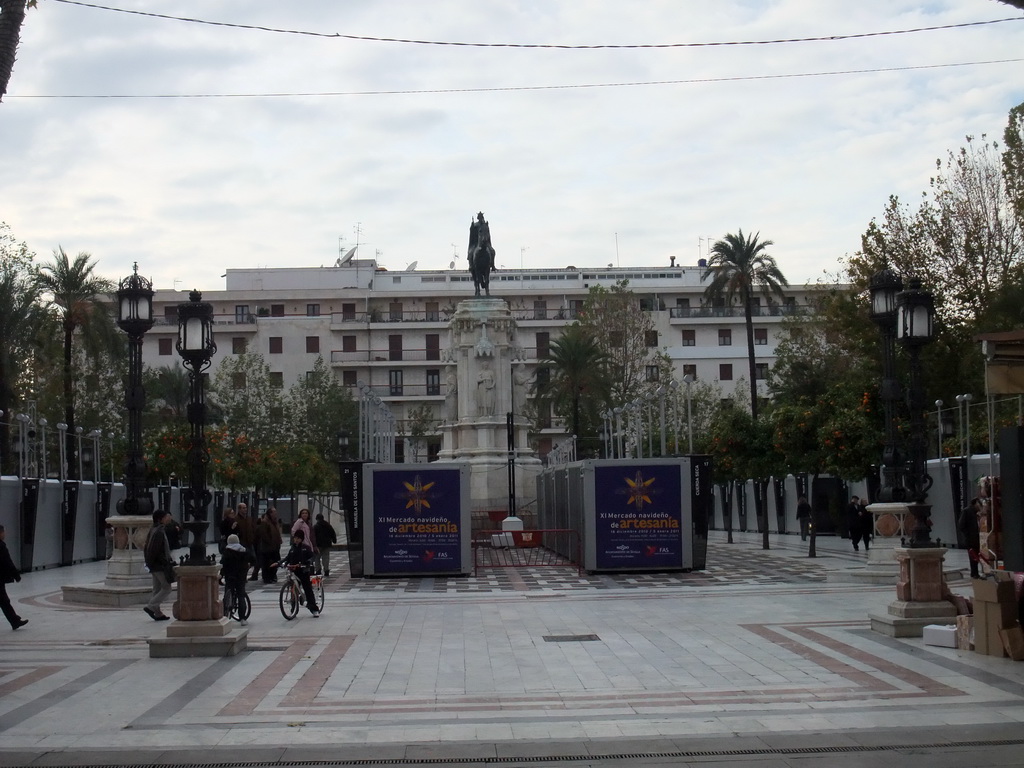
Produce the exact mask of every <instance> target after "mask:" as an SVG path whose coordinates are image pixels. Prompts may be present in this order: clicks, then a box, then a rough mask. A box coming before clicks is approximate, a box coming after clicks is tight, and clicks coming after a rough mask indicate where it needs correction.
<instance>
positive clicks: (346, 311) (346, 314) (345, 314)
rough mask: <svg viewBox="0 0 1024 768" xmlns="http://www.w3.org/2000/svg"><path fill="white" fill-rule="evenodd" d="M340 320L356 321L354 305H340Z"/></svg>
mask: <svg viewBox="0 0 1024 768" xmlns="http://www.w3.org/2000/svg"><path fill="white" fill-rule="evenodd" d="M341 319H342V320H355V319H356V305H355V304H354V303H352V304H342V305H341Z"/></svg>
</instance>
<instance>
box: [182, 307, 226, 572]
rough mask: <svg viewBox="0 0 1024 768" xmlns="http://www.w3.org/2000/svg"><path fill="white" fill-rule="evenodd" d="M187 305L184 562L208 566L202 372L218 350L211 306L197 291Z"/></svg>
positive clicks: (184, 336) (184, 331) (207, 459)
mask: <svg viewBox="0 0 1024 768" xmlns="http://www.w3.org/2000/svg"><path fill="white" fill-rule="evenodd" d="M188 298H189V301H188V303H186V304H179V305H178V343H177V350H178V354H179V355H181V359H182V363H183V364H184V366H185V369H186V370H187V371H188V379H189V404H188V421H189V424H191V425H192V439H191V442H190V444H189V449H188V466H189V487H188V488H187V489H186V490H185V514H186V515H187V516H188V518H189V519H188V520H187V521H186V522H185V523H184V525H185V527H186V528H187V529H188V530H189V532H190V533H191V534H192V544H191V546H190V547H189V557H188V561H187V563H186V565H196V566H198V565H208V564H209V561H208V560H207V557H206V527H207V526H208V525H209V523H208V521H207V508H208V507H209V504H210V499H211V494H210V491H209V489H207V487H206V465H207V464H209V462H210V452H209V451H208V450H207V448H206V435H205V427H206V394H205V386H204V385H205V382H204V377H203V372H204V371H205V370H206V369H207V368H209V367H210V358H211V357H213V355H214V353H215V352H216V351H217V345H216V344H215V343H214V341H213V307H212V306H211V305H210V304H208V303H206V302H204V301H203V300H202V299H203V295H202V293H200V292H199V291H192V292H191V293H189V295H188Z"/></svg>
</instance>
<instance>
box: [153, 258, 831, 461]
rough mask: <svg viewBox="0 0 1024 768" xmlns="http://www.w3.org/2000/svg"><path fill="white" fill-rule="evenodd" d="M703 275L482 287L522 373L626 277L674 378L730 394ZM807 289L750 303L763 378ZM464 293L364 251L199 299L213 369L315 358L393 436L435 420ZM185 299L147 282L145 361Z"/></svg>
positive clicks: (276, 373) (634, 271)
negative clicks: (500, 316)
mask: <svg viewBox="0 0 1024 768" xmlns="http://www.w3.org/2000/svg"><path fill="white" fill-rule="evenodd" d="M702 272H703V267H702V266H675V265H672V266H667V267H644V268H625V267H623V268H612V267H605V268H597V269H588V268H577V267H566V268H563V269H510V270H501V271H498V272H495V273H493V274H492V275H491V286H490V288H491V296H492V297H497V298H502V299H504V300H505V301H506V302H507V303H508V305H509V307H510V309H511V312H512V315H513V317H514V318H515V320H516V323H517V326H518V330H517V342H516V343H517V346H518V347H520V349H521V354H522V357H523V362H524V364H525V365H526V367H527V370H528V371H529V372H531V373H532V372H533V371H534V370H535V369H536V368H537V365H538V361H539V360H541V359H542V358H544V357H545V355H546V354H547V350H548V346H549V345H550V343H551V342H552V341H554V340H556V339H557V338H558V337H559V335H560V334H561V333H562V330H563V329H564V328H565V327H566V326H567V325H570V324H572V322H573V321H574V319H575V317H576V315H577V313H578V312H579V311H580V310H581V309H582V308H583V305H584V302H585V301H586V300H587V296H588V292H589V290H590V288H591V287H593V286H596V285H601V286H604V287H606V288H611V287H612V286H614V285H615V284H616V283H617V282H619V281H622V280H628V287H629V289H630V290H631V291H632V292H633V294H634V295H635V296H636V297H637V298H638V299H639V301H640V302H641V306H642V307H643V309H644V310H645V311H648V312H650V314H651V318H652V320H653V321H654V327H655V329H656V332H657V337H656V338H654V335H653V334H651V338H650V340H649V342H648V346H650V347H653V348H656V349H657V351H660V352H663V353H665V354H666V355H667V356H668V357H669V359H670V360H671V361H672V366H673V370H674V377H675V378H676V379H677V380H682V377H683V376H684V375H686V374H689V375H691V376H693V377H694V380H696V381H698V382H700V381H708V382H715V383H718V384H719V385H720V386H721V388H722V390H723V392H724V393H726V394H731V393H732V391H733V389H734V388H735V385H736V382H737V380H738V379H740V378H744V377H745V376H746V375H747V348H746V329H745V325H744V319H743V310H742V308H741V307H727V306H721V305H712V304H710V303H708V302H707V301H706V300H705V298H704V289H705V284H704V283H702V281H701V273H702ZM817 290H818V289H817V287H816V286H813V285H799V286H792V287H790V288H787V289H786V291H785V298H784V299H783V300H782V301H779V302H774V301H772V302H769V301H767V300H766V299H763V298H762V299H760V302H759V303H758V305H757V306H756V307H755V317H754V341H755V352H756V355H757V366H758V376H757V378H758V379H759V380H763V379H764V378H765V376H766V375H767V372H768V370H769V369H770V367H771V365H772V364H773V363H774V361H775V349H776V344H777V340H778V338H779V334H780V330H781V327H782V322H783V320H784V319H785V318H786V317H787V316H792V315H794V314H799V313H806V312H808V311H809V310H810V299H811V297H812V296H813V294H814V293H815V292H816V291H817ZM472 296H473V282H472V278H471V277H470V276H469V272H468V271H465V270H449V271H446V270H436V271H431V270H416V271H404V272H392V271H389V270H387V269H385V268H383V267H382V266H380V265H379V264H378V263H377V262H376V261H374V260H352V261H349V262H347V263H345V264H342V265H340V266H333V267H319V268H315V267H314V268H300V267H283V268H254V269H229V270H227V274H226V287H225V289H224V290H223V291H207V292H204V294H203V300H204V301H207V302H209V303H210V304H212V305H213V309H214V317H215V340H216V343H217V353H216V355H215V356H214V359H213V361H212V366H211V369H210V370H211V374H212V373H214V372H215V371H216V369H217V367H218V366H219V365H220V363H221V362H222V361H223V360H225V359H227V358H229V357H230V356H232V355H237V354H240V353H242V352H245V351H251V352H258V353H259V354H261V355H262V356H263V358H264V359H265V360H266V361H267V363H268V364H269V366H270V369H271V371H272V377H271V383H272V384H273V385H274V386H280V387H282V388H288V387H291V386H292V385H293V384H294V383H295V382H296V381H298V380H299V379H300V377H303V376H305V375H306V373H307V372H308V371H310V370H312V368H313V365H314V364H315V362H316V358H317V356H318V355H320V356H322V357H323V358H324V360H325V361H326V362H327V363H328V365H329V366H330V367H331V369H332V370H333V371H334V372H335V375H336V376H337V377H338V379H339V381H340V382H341V383H342V384H343V385H344V386H346V387H350V388H352V391H353V396H356V395H357V394H358V391H357V386H358V385H359V384H360V383H362V384H364V385H366V386H369V387H370V388H371V389H372V390H373V392H374V393H375V394H376V395H378V396H379V397H380V398H381V399H382V400H383V401H385V402H386V403H388V405H389V406H390V408H391V410H392V413H393V415H394V417H395V419H396V422H397V425H398V433H399V435H407V434H408V419H409V418H410V416H409V414H410V413H411V411H412V410H413V409H416V408H417V407H419V406H427V407H429V408H430V409H431V412H432V413H433V414H434V415H435V417H436V419H437V420H440V419H441V418H442V417H443V414H444V403H445V395H446V391H445V390H446V365H447V363H446V352H447V345H448V339H449V334H448V322H449V319H450V318H451V316H452V315H453V314H454V312H455V308H456V306H457V304H458V303H459V302H460V301H462V300H463V299H467V298H471V297H472ZM186 301H188V291H170V290H159V289H158V290H157V291H156V295H155V296H154V316H155V317H156V324H155V325H154V327H153V329H152V330H151V331H150V332H149V333H148V334H147V335H146V337H145V343H144V349H143V361H144V363H145V364H146V365H148V366H150V367H160V366H172V367H176V366H177V365H178V364H179V362H180V361H179V358H178V356H177V353H176V352H175V350H174V342H175V340H176V337H177V308H178V305H179V304H181V303H183V302H186ZM655 373H656V372H654V371H652V375H654V374H655ZM762 386H763V385H762ZM537 427H538V429H537V431H536V443H537V449H538V452H539V453H540V454H541V455H544V454H545V453H546V452H547V451H548V450H549V449H550V447H551V445H552V444H553V443H554V442H557V441H558V440H559V439H560V438H561V437H564V436H565V430H564V427H563V425H561V424H560V423H559V422H558V421H557V419H555V420H550V419H547V418H545V417H543V415H542V417H541V418H540V419H539V420H538V424H537ZM402 447H403V446H402V445H400V446H399V449H398V455H399V457H400V459H399V460H401V457H402V456H403V450H402ZM432 448H433V449H434V450H436V445H435V446H432ZM432 452H433V450H432ZM405 458H406V460H411V457H409V456H405ZM420 458H421V460H422V458H425V457H420Z"/></svg>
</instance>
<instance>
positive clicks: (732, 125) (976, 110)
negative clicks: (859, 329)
mask: <svg viewBox="0 0 1024 768" xmlns="http://www.w3.org/2000/svg"><path fill="white" fill-rule="evenodd" d="M99 2H101V3H105V5H106V7H99V6H90V5H86V4H84V3H72V2H69V1H68V0H40V2H39V8H38V9H36V10H30V11H29V13H28V16H27V19H26V22H25V27H24V28H23V32H22V42H21V47H20V49H19V56H18V61H17V64H16V65H15V70H14V76H13V78H12V80H11V84H10V88H9V93H8V96H7V97H6V98H5V99H4V101H3V103H0V221H6V222H7V223H8V224H9V225H10V227H11V229H12V233H13V235H14V236H15V237H16V238H17V239H18V240H25V241H27V242H28V244H29V247H30V248H31V249H32V250H34V251H35V252H36V254H37V256H38V257H39V258H40V259H44V258H47V257H48V256H49V254H50V253H51V252H52V250H53V249H54V248H56V247H57V246H58V245H61V246H63V247H64V249H65V250H66V251H68V252H69V253H72V254H74V253H78V252H80V251H87V252H89V253H91V254H92V255H93V256H94V257H95V258H96V259H97V260H98V263H99V271H100V272H101V273H102V274H104V275H106V276H108V277H112V278H116V277H119V276H124V275H126V274H128V273H129V272H130V270H131V264H132V262H133V261H136V260H137V261H138V262H139V267H140V271H141V272H142V273H143V274H146V275H148V276H151V277H153V278H154V281H155V283H156V286H157V287H160V288H172V287H176V288H180V289H188V288H193V287H198V288H204V289H215V288H222V287H223V284H224V281H223V280H222V279H221V275H223V273H224V270H225V269H226V268H238V267H252V266H271V267H277V266H291V265H294V266H320V265H325V266H326V265H330V264H332V263H334V261H335V260H336V259H337V258H338V256H339V253H340V252H344V251H347V250H348V249H349V248H351V247H352V246H354V245H356V243H357V240H358V242H359V244H360V248H359V254H360V256H361V257H364V258H365V257H373V256H374V255H376V256H377V258H378V261H380V263H381V264H382V266H385V267H387V268H389V269H392V270H401V269H405V268H407V267H408V266H409V265H410V264H412V263H413V262H416V263H417V264H418V266H419V268H434V269H436V268H447V267H448V265H449V263H450V262H452V261H453V259H454V260H455V261H457V263H458V264H459V266H460V268H461V267H462V265H464V263H465V250H466V244H467V237H468V228H469V223H470V220H471V218H472V217H473V216H474V215H475V214H476V212H477V211H483V212H484V213H485V215H486V217H487V219H488V220H489V222H490V225H491V233H492V237H493V241H494V245H495V247H496V249H497V251H498V255H497V263H498V264H499V265H504V266H506V267H510V268H511V267H520V266H525V267H562V266H566V265H570V264H571V265H576V266H581V267H582V266H598V265H605V264H616V265H620V266H649V265H657V264H667V263H668V262H669V257H670V256H676V258H677V260H678V263H683V264H694V263H696V261H697V259H698V258H699V256H701V255H706V253H707V248H708V241H709V240H712V241H713V240H714V239H717V238H719V237H721V236H722V235H723V234H725V233H726V232H734V231H736V230H737V229H740V228H742V229H744V230H747V231H760V232H761V234H762V236H763V237H767V238H770V239H772V240H773V241H774V242H775V245H774V247H773V249H772V251H771V253H772V254H773V255H774V256H775V257H776V258H777V260H778V261H779V264H780V266H781V267H782V269H783V271H784V272H785V273H786V275H787V276H788V277H789V279H790V281H791V282H800V281H815V280H817V279H818V278H819V277H820V276H822V274H823V273H824V272H834V271H835V270H836V269H837V268H838V264H839V259H840V258H841V257H842V256H843V255H845V254H848V253H852V252H853V251H855V250H857V248H858V247H859V243H860V235H861V233H862V232H863V231H864V229H865V227H866V226H867V224H868V222H869V221H870V220H871V218H872V217H873V216H877V215H879V214H880V213H881V211H882V209H883V207H884V205H885V202H886V199H887V197H888V196H889V195H890V194H897V195H899V196H900V197H901V198H903V199H905V200H908V201H916V200H917V199H918V197H919V195H920V194H921V192H922V191H924V190H925V189H926V187H927V184H928V178H929V175H930V174H931V173H932V172H934V169H935V160H936V158H938V157H940V156H945V153H946V152H947V150H949V149H955V148H957V147H959V146H960V145H961V144H962V143H963V137H964V136H965V134H974V135H980V134H983V133H987V134H989V136H991V137H993V138H997V137H998V138H1001V136H1002V131H1003V128H1004V126H1005V124H1006V115H1007V112H1008V111H1009V109H1010V108H1011V107H1012V106H1014V105H1015V104H1018V103H1020V102H1022V101H1024V20H1022V19H1024V14H1022V13H1021V12H1020V11H1018V10H1016V9H1014V8H1012V7H1010V6H1008V5H1004V4H1002V3H999V2H996V0H927V1H925V0H858V2H848V0H763V1H761V0H715V2H707V0H630V2H623V0H347V1H346V2H340V1H339V0H305V2H286V3H282V2H279V1H277V0H273V1H272V0H221V1H219V2H209V0H206V1H204V2H199V1H198V0H175V2H169V0H137V1H131V0H99ZM115 6H116V8H118V9H120V10H111V8H114V7H115ZM123 11H132V12H133V13H125V12H123ZM160 14H164V15H168V16H174V17H187V18H189V19H193V20H198V21H203V22H211V23H196V21H184V20H180V19H176V18H160V17H158V16H157V15H160ZM1000 19H1012V20H1011V21H1003V22H1000V23H991V24H977V23H978V22H988V21H995V20H1000ZM950 25H952V26H953V28H949V29H942V30H931V31H917V32H907V33H901V34H884V35H882V34H873V33H889V32H901V31H903V30H914V29H919V28H924V27H938V26H950ZM962 25H972V26H962ZM253 27H259V29H256V28H253ZM334 35H338V36H334ZM842 36H857V37H854V38H852V39H829V40H818V41H805V42H767V41H777V40H791V39H795V38H836V37H842ZM370 38H390V39H391V40H386V39H376V40H375V39H370ZM395 39H401V40H405V41H407V42H399V41H395ZM408 41H422V42H408ZM742 42H756V43H758V44H752V45H697V44H707V43H742ZM429 43H468V44H469V45H440V44H429ZM503 44H504V45H503ZM508 44H514V45H508ZM583 46H605V47H599V48H592V47H591V48H585V47H583ZM612 46H615V47H612ZM650 46H669V47H650Z"/></svg>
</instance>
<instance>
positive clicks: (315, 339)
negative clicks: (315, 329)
mask: <svg viewBox="0 0 1024 768" xmlns="http://www.w3.org/2000/svg"><path fill="white" fill-rule="evenodd" d="M306 352H308V353H309V354H314V355H315V354H319V352H320V337H319V336H307V337H306Z"/></svg>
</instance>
